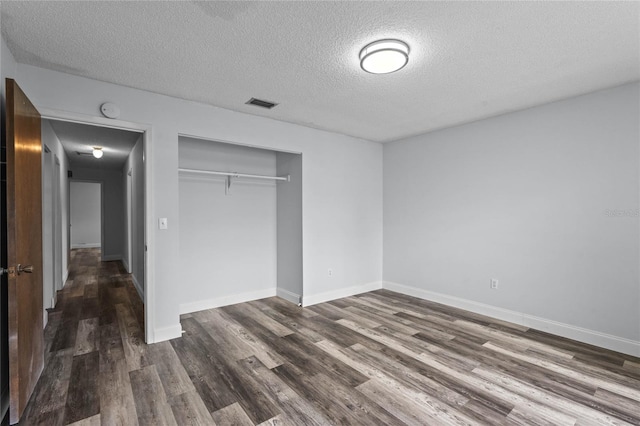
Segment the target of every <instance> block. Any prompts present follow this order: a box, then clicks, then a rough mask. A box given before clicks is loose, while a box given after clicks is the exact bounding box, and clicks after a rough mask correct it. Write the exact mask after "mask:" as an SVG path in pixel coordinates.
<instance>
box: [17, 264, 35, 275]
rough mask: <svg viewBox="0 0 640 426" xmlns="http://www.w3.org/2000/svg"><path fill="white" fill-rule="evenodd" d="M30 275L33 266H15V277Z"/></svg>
mask: <svg viewBox="0 0 640 426" xmlns="http://www.w3.org/2000/svg"><path fill="white" fill-rule="evenodd" d="M23 272H24V273H26V274H32V273H33V265H24V266H23V265H21V264H19V263H18V266H16V275H20V274H21V273H23Z"/></svg>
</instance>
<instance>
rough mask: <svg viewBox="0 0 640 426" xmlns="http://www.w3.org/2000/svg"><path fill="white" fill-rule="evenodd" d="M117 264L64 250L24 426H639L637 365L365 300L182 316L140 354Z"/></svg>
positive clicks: (571, 345)
mask: <svg viewBox="0 0 640 426" xmlns="http://www.w3.org/2000/svg"><path fill="white" fill-rule="evenodd" d="M143 318H144V312H143V306H142V303H141V301H140V299H139V297H138V295H137V293H136V291H135V288H134V287H133V285H132V283H131V280H130V278H129V277H128V276H127V275H126V274H125V273H124V270H123V268H122V266H121V265H120V264H119V263H116V262H102V263H101V262H99V253H98V252H97V251H96V250H77V251H74V255H73V258H72V272H71V275H70V278H69V281H68V283H67V284H66V286H65V288H64V289H63V291H62V292H60V294H59V302H58V305H57V306H56V309H55V310H54V311H53V312H52V313H51V314H50V322H49V324H48V325H47V328H46V329H45V338H46V344H47V347H46V351H47V353H46V362H47V363H46V367H45V370H44V373H43V375H42V378H41V379H40V381H39V383H38V386H37V388H36V391H35V393H34V395H33V397H32V398H31V401H30V403H29V405H28V407H27V410H26V412H25V417H24V418H23V421H22V422H21V424H25V425H40V424H42V425H66V424H73V425H98V424H103V425H214V424H218V425H329V424H336V425H352V424H353V425H377V424H390V425H396V424H398V425H399V424H409V425H425V424H429V425H449V424H451V425H458V424H465V425H476V424H478V425H511V424H513V425H607V424H611V425H628V424H634V425H640V359H638V358H635V357H631V356H627V355H623V354H619V353H615V352H611V351H608V350H604V349H600V348H596V347H593V346H589V345H585V344H582V343H578V342H575V341H571V340H567V339H562V338H559V337H556V336H552V335H549V334H545V333H542V332H539V331H535V330H530V329H527V328H524V327H520V326H517V325H514V324H509V323H506V322H502V321H498V320H494V319H491V318H487V317H483V316H481V315H477V314H473V313H469V312H466V311H462V310H458V309H453V308H450V307H446V306H443V305H439V304H435V303H432V302H428V301H424V300H420V299H416V298H412V297H409V296H404V295H400V294H397V293H392V292H389V291H384V290H380V291H374V292H370V293H365V294H362V295H359V296H355V297H348V298H345V299H340V300H336V301H333V302H329V303H323V304H320V305H316V306H312V307H308V308H298V307H297V306H295V305H293V304H290V303H288V302H286V301H283V300H281V299H278V298H269V299H263V300H259V301H254V302H249V303H242V304H238V305H233V306H227V307H224V308H219V309H212V310H208V311H202V312H197V313H193V314H188V315H183V316H182V317H181V322H182V327H183V329H184V331H185V334H184V335H183V337H182V338H179V339H175V340H172V341H170V342H162V343H157V344H154V345H145V344H144V343H143V329H144V327H143Z"/></svg>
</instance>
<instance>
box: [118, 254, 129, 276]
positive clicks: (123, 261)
mask: <svg viewBox="0 0 640 426" xmlns="http://www.w3.org/2000/svg"><path fill="white" fill-rule="evenodd" d="M120 260H121V261H122V266H124V270H125V271H127V273H129V274H130V273H131V269H129V264H128V263H127V260H126V259H125V258H124V257H122V259H120Z"/></svg>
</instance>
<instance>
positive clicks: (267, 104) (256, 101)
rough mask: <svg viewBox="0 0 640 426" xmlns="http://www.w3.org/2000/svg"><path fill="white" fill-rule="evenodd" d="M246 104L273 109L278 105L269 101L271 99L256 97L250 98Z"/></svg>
mask: <svg viewBox="0 0 640 426" xmlns="http://www.w3.org/2000/svg"><path fill="white" fill-rule="evenodd" d="M245 104H247V105H255V106H258V107H262V108H266V109H271V108H273V107H274V106H276V105H278V104H277V103H275V102H269V101H265V100H263V99H256V98H251V99H249V100H248V101H247V102H245Z"/></svg>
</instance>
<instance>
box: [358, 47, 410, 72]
mask: <svg viewBox="0 0 640 426" xmlns="http://www.w3.org/2000/svg"><path fill="white" fill-rule="evenodd" d="M407 62H409V45H407V43H405V42H403V41H400V40H378V41H374V42H373V43H369V44H367V45H366V46H365V47H364V48H363V49H362V50H361V51H360V66H361V67H362V69H363V70H365V71H366V72H369V73H371V74H389V73H392V72H395V71H398V70H400V69H402V68H403V67H404V66H405V65H407Z"/></svg>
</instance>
